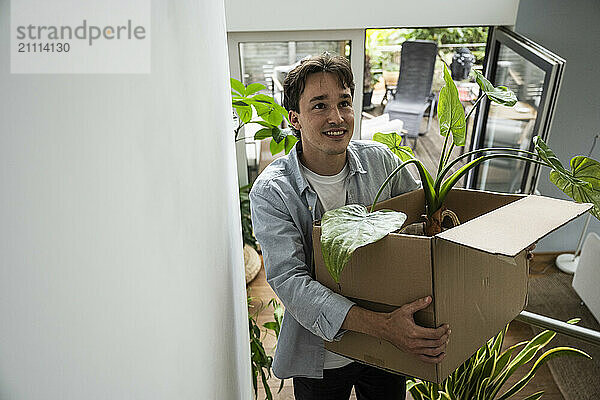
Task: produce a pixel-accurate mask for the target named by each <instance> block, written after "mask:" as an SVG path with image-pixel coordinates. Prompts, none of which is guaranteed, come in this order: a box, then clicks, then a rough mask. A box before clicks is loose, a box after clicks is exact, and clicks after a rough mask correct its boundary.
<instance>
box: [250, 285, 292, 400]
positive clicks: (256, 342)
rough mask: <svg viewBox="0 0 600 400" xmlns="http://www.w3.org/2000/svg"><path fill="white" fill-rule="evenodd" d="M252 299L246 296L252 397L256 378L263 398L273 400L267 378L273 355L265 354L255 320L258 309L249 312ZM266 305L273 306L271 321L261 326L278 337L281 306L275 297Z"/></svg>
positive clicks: (256, 383)
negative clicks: (261, 387)
mask: <svg viewBox="0 0 600 400" xmlns="http://www.w3.org/2000/svg"><path fill="white" fill-rule="evenodd" d="M252 300H253V298H252V297H248V327H249V330H250V363H251V365H252V387H253V388H254V397H256V396H257V394H258V378H259V377H260V381H261V383H262V386H263V388H264V389H265V399H266V400H273V394H272V392H271V387H270V386H269V383H268V379H269V378H271V366H272V364H273V357H271V356H270V355H268V354H267V352H266V350H265V348H264V345H263V343H262V340H261V330H260V327H259V325H258V322H257V315H258V313H259V312H260V310H258V311H256V313H254V314H253V313H251V312H250V308H251V307H252V305H251V304H250V303H251V301H252ZM267 306H272V307H273V319H274V320H273V321H270V322H265V323H264V324H263V328H265V330H266V332H267V333H268V332H269V331H272V332H273V333H274V334H275V337H276V338H278V337H279V331H280V330H281V322H282V320H283V306H282V305H281V304H280V303H279V302H278V301H277V300H275V299H271V301H269V303H268V304H267ZM283 383H284V380H281V384H280V385H279V392H280V391H281V389H282V388H283Z"/></svg>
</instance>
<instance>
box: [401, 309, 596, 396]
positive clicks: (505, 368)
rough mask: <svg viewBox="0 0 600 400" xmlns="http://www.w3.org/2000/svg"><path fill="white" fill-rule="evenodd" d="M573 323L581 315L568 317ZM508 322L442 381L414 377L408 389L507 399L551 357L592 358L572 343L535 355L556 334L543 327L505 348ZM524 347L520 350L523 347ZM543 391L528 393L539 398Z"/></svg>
mask: <svg viewBox="0 0 600 400" xmlns="http://www.w3.org/2000/svg"><path fill="white" fill-rule="evenodd" d="M567 322H568V323H570V324H574V323H577V322H579V319H573V320H570V321H567ZM507 331H508V325H507V326H506V328H505V329H504V330H502V331H501V332H500V333H498V335H496V336H495V337H494V338H492V339H490V340H489V341H488V342H487V344H486V345H484V346H482V347H481V348H480V349H479V350H478V351H477V352H476V353H475V354H474V355H473V356H471V357H470V358H469V359H468V360H467V361H465V362H464V363H463V364H462V365H461V366H460V367H458V368H457V369H456V370H455V371H454V372H453V373H452V374H451V375H450V376H449V377H448V378H446V379H445V380H444V382H442V383H441V384H436V383H431V382H426V381H421V380H410V381H408V382H407V389H408V390H409V391H410V393H411V395H412V397H413V398H414V399H415V400H448V399H450V400H455V399H456V400H458V399H460V400H479V399H481V400H494V399H495V400H506V399H508V398H511V397H512V396H514V395H515V394H516V393H518V392H519V391H521V390H522V389H523V388H524V387H525V386H526V385H527V384H528V383H529V382H530V381H531V379H532V378H533V377H534V375H535V373H536V372H537V370H538V369H539V368H540V367H541V366H542V365H544V364H545V363H546V362H547V361H548V360H551V359H553V358H557V357H562V356H578V357H585V358H588V359H591V357H590V356H589V355H588V354H587V353H585V352H583V351H581V350H577V349H574V348H571V347H556V348H553V349H550V350H547V351H545V352H544V353H542V354H541V355H540V356H539V357H538V358H537V359H536V360H535V361H534V359H535V357H536V355H537V354H538V353H540V352H541V351H542V350H543V349H544V347H545V346H546V345H548V344H549V343H550V341H551V340H552V339H553V338H554V336H555V335H556V333H555V332H552V331H543V332H541V333H540V334H538V335H537V336H535V337H534V338H533V339H531V340H529V341H525V342H521V343H517V344H515V345H514V346H511V347H509V348H507V349H505V350H504V351H501V348H502V343H503V342H504V336H505V335H506V332H507ZM519 349H520V350H519ZM530 362H533V364H532V365H531V366H530V367H529V371H528V372H527V373H526V374H525V376H523V378H521V379H520V380H519V381H517V382H516V383H514V384H513V385H512V386H511V387H510V388H507V389H504V388H503V387H504V385H505V384H506V382H507V380H508V379H509V378H510V377H511V376H512V375H513V374H514V372H515V371H516V370H517V369H519V368H521V367H523V366H525V365H527V364H528V363H530ZM543 393H544V392H543V391H541V392H537V393H534V394H532V395H530V396H528V397H527V399H529V400H534V399H539V398H541V397H542V395H543Z"/></svg>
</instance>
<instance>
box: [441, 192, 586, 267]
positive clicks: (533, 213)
mask: <svg viewBox="0 0 600 400" xmlns="http://www.w3.org/2000/svg"><path fill="white" fill-rule="evenodd" d="M590 208H592V205H591V204H587V203H584V204H581V203H575V202H573V201H567V200H559V199H553V198H550V197H544V196H533V195H531V196H527V197H525V198H523V199H520V200H517V201H515V202H512V203H510V204H508V205H506V206H504V207H500V208H498V209H496V210H494V211H491V212H489V213H487V214H484V215H482V216H480V217H477V218H475V219H472V220H470V221H468V222H466V223H464V224H461V225H459V226H457V227H454V228H452V229H449V230H447V231H444V232H442V233H439V234H438V235H436V236H435V237H436V238H440V239H444V240H447V241H450V242H453V243H457V244H461V245H464V246H467V247H471V248H474V249H477V250H482V251H485V252H487V253H490V254H502V255H505V256H508V257H514V256H516V255H517V254H519V252H521V251H522V250H524V249H526V248H527V247H529V246H530V245H532V244H533V243H535V242H537V241H538V240H540V239H541V238H543V237H544V236H546V235H547V234H549V233H550V232H552V231H554V230H556V229H558V228H560V227H561V226H563V225H564V224H566V223H567V222H569V221H571V220H573V219H575V218H577V217H578V216H580V215H582V214H584V213H585V212H586V211H588V210H589V209H590Z"/></svg>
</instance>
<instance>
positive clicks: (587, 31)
mask: <svg viewBox="0 0 600 400" xmlns="http://www.w3.org/2000/svg"><path fill="white" fill-rule="evenodd" d="M599 19H600V3H598V0H579V1H577V2H575V3H569V2H564V1H562V0H524V1H521V3H520V5H519V12H518V16H517V22H516V24H515V31H516V32H518V33H520V34H522V35H525V36H527V37H528V38H530V39H531V40H534V41H535V42H537V43H539V44H541V45H542V46H544V47H546V48H548V49H549V50H551V51H553V52H555V53H557V54H558V55H559V56H561V57H563V58H564V59H566V67H565V72H564V76H563V81H562V86H561V88H560V94H559V97H558V101H557V103H556V111H555V113H554V120H553V122H552V128H551V130H550V137H549V141H548V144H549V145H550V147H552V149H553V150H554V151H555V152H556V154H557V155H558V156H559V158H560V159H561V160H562V161H563V163H565V164H566V165H568V163H569V160H570V159H571V158H572V157H573V156H576V155H580V154H582V155H587V154H588V152H589V151H590V148H591V145H592V139H593V136H594V135H595V134H596V133H598V132H600V97H599V96H598V93H599V92H600V83H599V81H598V73H597V70H598V68H597V66H598V65H599V64H600V45H599V44H598V41H597V40H596V39H597V38H599V37H600V25H599V24H598V20H599ZM592 157H593V158H595V159H596V160H600V143H598V144H597V145H596V148H595V150H594V153H593V154H592ZM538 189H539V190H540V192H541V193H542V194H543V195H546V196H551V197H558V198H568V197H567V196H566V195H565V194H564V193H562V192H561V191H560V190H558V189H557V188H556V187H555V186H554V185H553V184H552V183H551V182H550V181H549V179H548V170H544V169H542V172H541V175H540V179H539V184H538ZM584 222H585V217H580V218H579V219H578V220H577V222H573V223H570V224H568V225H566V226H565V227H563V228H561V229H559V230H557V231H556V232H554V233H552V234H550V235H549V236H548V237H546V238H545V239H543V240H542V241H540V243H539V244H538V246H537V249H536V250H537V251H573V250H575V248H576V246H577V240H578V239H579V236H580V234H581V231H582V230H583V225H584ZM588 231H589V232H592V231H594V232H600V222H598V220H596V219H595V218H593V217H592V220H591V222H590V226H589V228H588Z"/></svg>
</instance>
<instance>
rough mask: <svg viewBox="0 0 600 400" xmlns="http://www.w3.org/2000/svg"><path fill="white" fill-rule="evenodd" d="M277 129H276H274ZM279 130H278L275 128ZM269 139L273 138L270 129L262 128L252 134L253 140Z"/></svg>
mask: <svg viewBox="0 0 600 400" xmlns="http://www.w3.org/2000/svg"><path fill="white" fill-rule="evenodd" d="M275 128H277V127H275ZM277 129H279V128H277ZM269 137H273V131H272V128H262V129H259V130H258V131H256V133H255V134H254V140H263V139H266V138H269Z"/></svg>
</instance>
